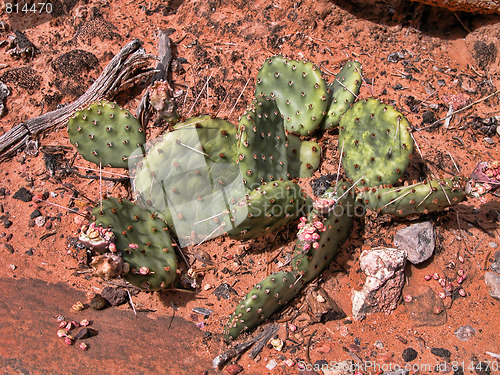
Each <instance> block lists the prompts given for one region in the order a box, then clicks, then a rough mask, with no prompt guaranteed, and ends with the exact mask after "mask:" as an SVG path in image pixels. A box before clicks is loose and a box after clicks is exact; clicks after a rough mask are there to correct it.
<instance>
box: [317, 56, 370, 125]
mask: <svg viewBox="0 0 500 375" xmlns="http://www.w3.org/2000/svg"><path fill="white" fill-rule="evenodd" d="M362 74H363V73H362V68H361V64H360V63H359V62H357V61H348V62H347V63H346V65H344V67H343V68H342V69H341V70H340V72H338V73H337V75H336V76H335V81H333V83H332V84H330V85H328V86H329V87H328V88H329V89H330V96H329V106H328V113H327V115H326V116H325V119H324V121H323V122H322V126H323V129H332V128H334V127H336V126H337V125H338V124H339V122H340V118H341V116H342V115H343V114H344V113H345V112H346V111H347V110H348V109H349V108H350V107H351V105H352V104H353V103H354V101H355V100H356V99H357V97H358V94H359V90H360V88H361V83H362V81H363V78H362Z"/></svg>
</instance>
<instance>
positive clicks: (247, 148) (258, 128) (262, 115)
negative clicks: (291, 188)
mask: <svg viewBox="0 0 500 375" xmlns="http://www.w3.org/2000/svg"><path fill="white" fill-rule="evenodd" d="M285 142H286V136H285V129H284V128H283V119H282V118H281V115H280V113H279V111H278V107H277V106H276V102H275V100H274V99H270V98H267V97H262V96H261V97H258V98H257V99H255V101H254V102H253V103H252V105H251V106H250V108H249V109H248V110H247V111H246V112H245V114H243V116H242V117H241V119H240V126H239V134H238V141H237V145H238V146H237V150H238V164H239V166H240V170H241V175H242V176H243V181H244V183H245V185H246V187H247V188H249V189H250V190H251V189H253V188H255V187H257V186H260V185H261V184H262V183H263V182H271V181H279V180H283V179H287V157H286V149H285Z"/></svg>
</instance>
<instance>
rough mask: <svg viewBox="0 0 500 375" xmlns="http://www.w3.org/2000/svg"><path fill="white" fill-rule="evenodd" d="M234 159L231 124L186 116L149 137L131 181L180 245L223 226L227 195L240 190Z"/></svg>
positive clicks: (227, 219)
mask: <svg viewBox="0 0 500 375" xmlns="http://www.w3.org/2000/svg"><path fill="white" fill-rule="evenodd" d="M235 160H236V127H235V126H233V125H232V124H230V123H229V122H227V121H225V120H221V119H212V118H210V116H202V117H197V118H192V119H189V120H187V121H186V122H184V123H179V124H177V125H176V126H175V127H174V131H172V132H170V133H166V134H164V135H163V136H162V137H160V138H159V139H157V140H155V142H154V144H153V145H152V146H151V147H150V148H149V149H148V153H147V155H146V157H144V159H143V160H142V161H141V162H140V163H139V164H138V167H137V169H136V170H135V171H134V179H133V187H134V189H135V191H136V192H137V193H138V195H139V197H140V201H141V202H143V203H144V204H146V205H147V206H148V207H151V208H152V209H153V210H155V211H157V212H159V215H160V216H161V217H162V218H164V219H165V220H167V221H168V222H169V224H171V225H172V226H173V227H174V230H175V233H176V234H177V236H178V238H179V240H180V242H181V245H182V246H186V245H189V244H192V243H197V242H198V241H201V240H203V239H206V238H207V236H208V237H215V236H218V235H220V234H223V233H225V232H226V231H227V230H228V229H229V225H230V217H229V215H228V212H229V207H228V200H229V199H230V198H232V197H235V196H240V197H244V196H245V193H246V189H245V187H244V185H243V183H242V181H241V177H240V171H239V168H238V165H236V162H235ZM224 223H226V224H227V225H228V226H227V227H226V228H224V225H223V224H224ZM218 227H220V228H219V229H216V228H218Z"/></svg>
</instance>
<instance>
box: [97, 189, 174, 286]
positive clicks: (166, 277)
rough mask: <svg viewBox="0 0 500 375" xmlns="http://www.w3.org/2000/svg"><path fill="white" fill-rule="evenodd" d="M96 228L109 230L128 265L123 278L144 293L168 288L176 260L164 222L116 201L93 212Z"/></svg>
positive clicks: (108, 200) (146, 212)
mask: <svg viewBox="0 0 500 375" xmlns="http://www.w3.org/2000/svg"><path fill="white" fill-rule="evenodd" d="M92 214H93V216H94V218H95V222H96V224H97V225H102V226H103V227H105V228H111V230H112V231H113V234H114V235H115V236H116V247H117V249H118V251H120V252H121V255H122V258H123V260H124V261H125V263H128V264H129V266H130V269H129V271H128V272H127V273H126V274H125V279H126V280H127V281H128V282H130V283H131V284H133V285H135V286H137V287H139V288H141V289H144V290H160V289H164V288H166V287H168V286H169V285H170V284H172V283H173V281H174V280H175V278H176V270H177V257H176V255H175V251H174V249H173V247H172V242H171V238H170V234H169V230H168V229H167V228H166V224H165V223H164V222H163V220H161V219H159V218H158V217H157V216H156V215H155V214H153V213H151V212H150V211H148V210H145V209H143V208H141V207H139V206H138V205H136V204H134V203H132V202H130V201H127V200H124V199H116V198H108V199H106V200H103V201H102V211H101V207H100V206H97V207H96V208H94V210H93V211H92Z"/></svg>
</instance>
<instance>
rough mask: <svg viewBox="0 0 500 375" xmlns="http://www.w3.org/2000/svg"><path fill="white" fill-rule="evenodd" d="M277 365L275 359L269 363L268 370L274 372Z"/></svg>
mask: <svg viewBox="0 0 500 375" xmlns="http://www.w3.org/2000/svg"><path fill="white" fill-rule="evenodd" d="M277 365H278V363H277V362H276V361H275V360H274V359H271V360H270V361H269V363H268V364H267V365H266V368H267V369H268V370H273V369H274V368H275V367H276V366H277Z"/></svg>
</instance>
